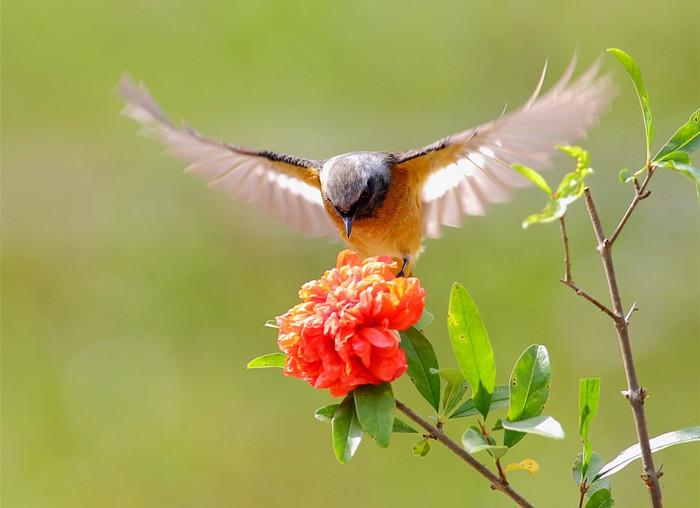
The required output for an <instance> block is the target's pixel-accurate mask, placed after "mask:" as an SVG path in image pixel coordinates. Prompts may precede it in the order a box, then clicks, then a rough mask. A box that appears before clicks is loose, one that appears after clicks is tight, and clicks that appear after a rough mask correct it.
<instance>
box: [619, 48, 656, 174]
mask: <svg viewBox="0 0 700 508" xmlns="http://www.w3.org/2000/svg"><path fill="white" fill-rule="evenodd" d="M608 53H610V54H611V55H613V56H614V57H615V58H617V59H618V60H619V61H620V63H621V64H622V65H623V66H624V67H625V69H626V70H627V73H628V74H629V75H630V77H631V78H632V82H633V83H634V88H635V90H636V91H637V97H639V104H640V106H641V107H642V116H643V117H644V132H645V133H646V140H647V144H646V147H647V162H648V161H650V160H651V141H652V137H653V134H654V119H653V118H652V116H651V107H650V106H649V93H648V92H647V88H646V86H645V85H644V81H642V73H641V71H640V70H639V66H638V65H637V62H635V61H634V59H633V58H632V57H631V56H629V55H628V54H627V53H625V52H624V51H622V50H621V49H617V48H609V49H608Z"/></svg>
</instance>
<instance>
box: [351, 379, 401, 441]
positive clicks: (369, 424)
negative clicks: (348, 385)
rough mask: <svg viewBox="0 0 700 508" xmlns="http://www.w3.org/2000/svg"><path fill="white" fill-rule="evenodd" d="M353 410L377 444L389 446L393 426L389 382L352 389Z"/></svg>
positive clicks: (392, 403) (391, 395) (392, 399)
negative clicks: (353, 398)
mask: <svg viewBox="0 0 700 508" xmlns="http://www.w3.org/2000/svg"><path fill="white" fill-rule="evenodd" d="M353 395H354V397H355V411H356V413H357V418H358V419H359V420H360V425H362V428H363V429H364V431H365V432H366V433H367V434H369V435H370V436H372V437H373V438H374V439H375V441H377V444H378V445H379V446H382V447H384V448H386V447H387V446H389V440H390V439H391V432H392V429H393V428H394V404H395V403H394V394H393V392H392V390H391V385H390V384H389V383H381V384H379V385H363V386H358V387H357V388H355V390H353Z"/></svg>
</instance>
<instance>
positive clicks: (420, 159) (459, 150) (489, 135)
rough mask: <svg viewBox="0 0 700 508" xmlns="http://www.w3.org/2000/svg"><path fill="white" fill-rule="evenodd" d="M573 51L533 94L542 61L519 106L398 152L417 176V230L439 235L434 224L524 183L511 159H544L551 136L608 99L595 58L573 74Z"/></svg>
mask: <svg viewBox="0 0 700 508" xmlns="http://www.w3.org/2000/svg"><path fill="white" fill-rule="evenodd" d="M575 67H576V59H575V58H574V59H573V60H572V61H571V63H570V64H569V66H568V67H567V69H566V70H565V71H564V74H563V75H562V77H561V78H560V79H559V80H558V81H557V83H556V84H555V85H554V86H553V87H552V88H551V89H550V90H549V91H547V92H546V93H544V94H542V95H540V92H541V90H542V85H543V83H544V77H545V72H546V69H547V65H546V64H545V67H544V70H543V71H542V74H541V76H540V79H539V80H538V82H537V86H536V87H535V90H534V92H533V93H532V95H531V96H530V98H529V99H528V101H527V102H526V103H525V105H523V106H522V107H521V108H520V109H518V110H516V111H514V112H512V113H510V114H505V115H502V116H501V117H500V118H499V119H497V120H495V121H493V122H490V123H487V124H485V125H482V126H480V127H477V128H474V129H469V130H466V131H463V132H460V133H458V134H454V135H452V136H448V137H447V138H443V139H442V140H440V141H437V142H435V143H432V144H430V145H428V146H426V147H424V148H420V149H416V150H409V151H407V152H404V153H401V154H397V155H396V158H397V161H398V164H397V168H399V169H403V170H408V171H412V172H414V173H416V174H417V175H419V177H420V178H421V181H422V195H421V199H422V202H423V207H424V213H423V227H424V234H425V236H428V237H438V236H440V226H441V225H445V226H458V225H459V222H460V219H461V216H462V215H481V214H483V213H484V212H485V209H486V205H488V204H489V203H501V202H504V201H507V200H508V199H510V197H511V190H512V189H515V188H518V187H523V186H525V185H528V184H529V181H528V180H527V179H525V178H523V177H522V176H521V175H520V174H518V173H517V172H515V171H513V170H512V169H511V168H510V165H511V164H513V163H519V164H525V165H528V166H532V167H535V168H538V169H547V168H549V167H551V165H552V160H551V156H552V154H553V151H554V147H555V145H557V144H565V143H569V142H571V141H572V140H574V139H577V138H581V137H584V136H585V135H586V130H587V129H588V128H590V127H591V126H592V125H594V124H595V123H596V122H597V120H598V116H599V115H600V113H601V112H602V111H603V110H605V109H606V108H607V107H608V105H609V104H610V101H611V99H612V95H613V94H612V86H611V79H610V76H607V75H605V76H599V75H598V72H599V70H600V62H599V61H597V62H595V63H594V64H593V65H591V67H589V68H588V69H587V70H586V71H585V72H583V74H581V76H580V77H578V78H577V79H575V80H573V81H572V77H573V73H574V68H575Z"/></svg>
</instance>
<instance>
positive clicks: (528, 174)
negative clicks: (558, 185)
mask: <svg viewBox="0 0 700 508" xmlns="http://www.w3.org/2000/svg"><path fill="white" fill-rule="evenodd" d="M510 167H511V168H513V169H514V170H516V171H517V172H518V173H520V174H521V175H523V176H524V177H525V178H527V179H528V180H530V181H531V182H532V183H534V184H535V185H537V186H538V187H539V188H540V189H542V190H543V191H544V193H545V194H547V195H548V196H551V195H552V189H551V188H550V187H549V184H548V183H547V180H545V179H544V177H543V176H542V175H540V174H539V173H538V172H537V171H535V170H534V169H532V168H528V167H527V166H523V165H522V164H511V166H510Z"/></svg>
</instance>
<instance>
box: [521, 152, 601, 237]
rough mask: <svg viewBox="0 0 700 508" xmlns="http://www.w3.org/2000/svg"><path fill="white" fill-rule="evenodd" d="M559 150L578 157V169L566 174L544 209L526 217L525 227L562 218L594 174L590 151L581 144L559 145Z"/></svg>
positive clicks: (575, 157)
mask: <svg viewBox="0 0 700 508" xmlns="http://www.w3.org/2000/svg"><path fill="white" fill-rule="evenodd" d="M557 148H558V149H559V150H561V151H562V152H564V153H566V154H568V155H570V156H571V157H573V158H574V159H576V169H575V170H574V171H572V172H570V173H567V174H566V175H564V178H563V179H562V181H561V183H560V184H559V187H557V190H556V192H554V193H553V194H552V196H551V197H550V199H549V201H548V202H547V204H546V206H545V207H544V208H543V209H542V211H540V212H538V213H534V214H532V215H529V216H528V217H526V218H525V220H524V221H523V223H522V226H523V228H527V227H528V226H530V225H531V224H547V223H549V222H554V221H555V220H558V219H560V218H561V217H563V216H564V214H565V213H566V209H567V207H568V206H569V205H570V204H571V203H573V202H574V201H576V200H577V199H579V198H580V197H581V196H582V195H583V189H584V188H585V180H586V177H587V176H588V175H591V174H593V170H592V169H591V168H590V167H589V162H590V157H589V155H588V152H587V151H586V150H584V149H583V148H581V147H579V146H568V145H567V146H557Z"/></svg>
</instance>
